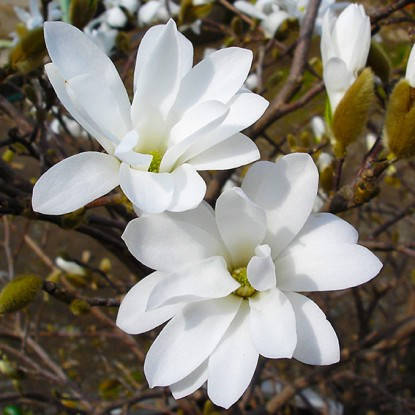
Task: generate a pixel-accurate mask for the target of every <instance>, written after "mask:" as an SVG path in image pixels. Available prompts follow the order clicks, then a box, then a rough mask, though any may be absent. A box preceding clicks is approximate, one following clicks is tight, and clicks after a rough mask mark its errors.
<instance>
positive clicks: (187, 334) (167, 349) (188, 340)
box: [144, 296, 241, 387]
mask: <svg viewBox="0 0 415 415" xmlns="http://www.w3.org/2000/svg"><path fill="white" fill-rule="evenodd" d="M240 303H241V299H240V298H236V296H229V297H226V298H220V299H215V300H207V301H200V302H197V303H192V304H188V305H187V306H186V307H185V308H184V309H183V310H182V311H181V312H180V314H177V315H176V316H175V317H174V318H173V319H172V320H171V321H170V322H169V323H167V325H166V327H164V329H163V330H162V331H161V333H160V334H159V336H158V337H157V339H156V340H155V341H154V343H153V344H152V346H151V347H150V350H149V351H148V353H147V357H146V361H145V363H144V373H145V375H146V378H147V380H148V383H149V384H150V387H154V386H167V385H171V384H173V383H176V382H178V381H179V380H181V379H183V378H184V377H186V376H188V375H189V374H190V373H191V372H192V371H194V370H195V369H196V368H197V367H198V366H200V365H201V364H202V363H203V362H204V361H205V360H206V359H207V357H208V356H209V355H210V354H211V353H212V352H213V350H214V349H215V348H216V346H217V345H218V343H219V342H220V340H221V339H222V337H223V335H224V334H225V332H226V330H227V328H228V327H229V325H230V324H231V322H232V320H233V319H234V317H235V315H236V313H237V312H238V309H239V306H240Z"/></svg>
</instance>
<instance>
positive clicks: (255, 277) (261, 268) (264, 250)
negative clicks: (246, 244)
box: [247, 245, 277, 291]
mask: <svg viewBox="0 0 415 415" xmlns="http://www.w3.org/2000/svg"><path fill="white" fill-rule="evenodd" d="M247 276H248V280H249V282H250V283H251V285H252V286H253V287H254V288H255V289H256V290H258V291H265V290H269V289H271V288H274V287H275V285H276V283H277V279H276V277H275V265H274V263H273V261H272V257H271V248H270V247H269V246H268V245H259V246H257V247H256V248H255V256H253V257H252V258H251V259H250V261H249V263H248V267H247Z"/></svg>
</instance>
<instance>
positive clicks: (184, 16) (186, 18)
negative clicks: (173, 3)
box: [178, 0, 213, 25]
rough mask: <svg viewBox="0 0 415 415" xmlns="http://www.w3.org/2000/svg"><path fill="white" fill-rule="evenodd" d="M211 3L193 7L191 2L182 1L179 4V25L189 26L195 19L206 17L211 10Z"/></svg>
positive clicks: (187, 0)
mask: <svg viewBox="0 0 415 415" xmlns="http://www.w3.org/2000/svg"><path fill="white" fill-rule="evenodd" d="M212 6H213V3H207V4H201V5H199V6H194V5H193V1H192V0H182V1H181V2H180V11H179V20H178V23H179V25H183V24H191V23H193V22H194V21H195V20H197V19H202V18H203V17H206V16H207V15H208V14H209V13H210V12H211V10H212Z"/></svg>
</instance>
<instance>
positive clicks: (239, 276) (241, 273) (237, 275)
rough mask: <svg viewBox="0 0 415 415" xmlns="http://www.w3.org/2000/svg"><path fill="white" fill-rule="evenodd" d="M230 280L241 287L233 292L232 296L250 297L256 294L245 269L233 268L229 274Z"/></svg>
mask: <svg viewBox="0 0 415 415" xmlns="http://www.w3.org/2000/svg"><path fill="white" fill-rule="evenodd" d="M231 275H232V278H234V279H235V280H236V281H238V282H239V284H241V286H240V287H239V288H238V289H237V290H235V291H234V292H233V294H235V295H237V296H239V297H244V298H246V297H251V296H252V295H254V294H255V293H256V290H255V288H254V287H252V285H251V284H250V283H249V280H248V275H247V272H246V267H240V268H235V269H234V270H233V271H232V272H231Z"/></svg>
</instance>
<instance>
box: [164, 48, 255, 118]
mask: <svg viewBox="0 0 415 415" xmlns="http://www.w3.org/2000/svg"><path fill="white" fill-rule="evenodd" d="M251 62H252V52H251V51H250V50H248V49H242V48H237V47H232V48H226V49H221V50H218V51H216V52H213V53H212V54H210V55H209V56H207V57H206V58H205V59H203V61H201V62H200V63H199V64H197V65H196V66H194V67H193V68H192V69H191V70H190V71H189V73H188V74H187V75H186V76H185V77H184V78H183V80H182V83H181V85H180V90H179V92H178V95H177V100H176V102H175V104H174V106H173V108H172V111H173V113H175V114H176V116H179V115H180V114H183V113H184V112H185V111H187V110H188V109H189V108H191V107H192V106H193V105H195V104H197V103H201V102H205V101H211V100H215V101H220V102H222V103H223V104H226V103H227V102H228V101H229V100H230V99H231V98H232V97H233V96H234V95H235V94H236V93H237V92H238V91H239V89H240V88H241V87H242V85H243V83H244V82H245V79H246V77H247V76H248V73H249V68H250V67H251Z"/></svg>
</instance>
